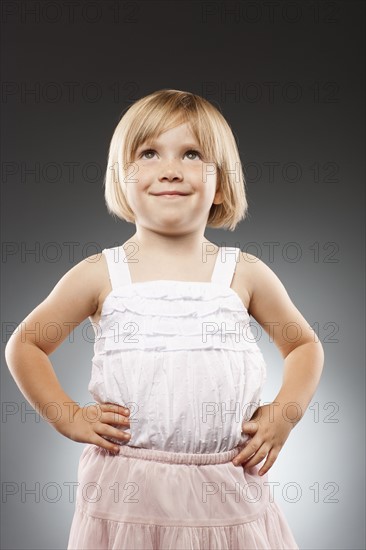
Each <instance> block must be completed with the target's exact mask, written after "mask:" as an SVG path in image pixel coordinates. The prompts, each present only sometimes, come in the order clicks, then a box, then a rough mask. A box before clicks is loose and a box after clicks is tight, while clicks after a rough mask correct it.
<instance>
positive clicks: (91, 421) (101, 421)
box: [64, 403, 131, 452]
mask: <svg viewBox="0 0 366 550" xmlns="http://www.w3.org/2000/svg"><path fill="white" fill-rule="evenodd" d="M129 414H130V411H129V409H127V408H126V407H122V406H121V405H116V404H115V403H96V404H95V405H88V406H86V407H80V408H79V409H78V410H77V411H76V413H75V415H74V416H73V418H72V420H71V422H70V424H69V427H68V433H67V434H64V435H66V437H68V438H69V439H71V440H72V441H78V442H79V443H92V444H94V445H98V446H99V447H102V449H106V450H108V451H114V452H116V450H117V449H118V445H116V443H114V442H113V441H108V440H107V439H105V437H110V438H112V437H113V438H114V439H120V440H121V441H123V442H126V441H129V439H130V437H131V436H130V434H128V433H125V432H124V431H123V430H121V429H120V428H116V427H114V426H115V425H116V424H117V425H119V426H121V427H122V426H123V427H127V428H129V427H130V421H129V419H128V416H129Z"/></svg>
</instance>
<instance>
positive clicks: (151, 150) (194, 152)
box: [140, 149, 201, 160]
mask: <svg viewBox="0 0 366 550" xmlns="http://www.w3.org/2000/svg"><path fill="white" fill-rule="evenodd" d="M155 152H156V151H154V149H146V150H145V151H142V153H141V155H140V158H141V157H143V156H144V155H147V154H150V153H155ZM187 153H189V154H190V153H193V154H194V155H197V156H198V157H199V158H201V153H200V152H199V151H196V150H195V149H190V150H189V151H187V152H186V154H187ZM193 160H194V159H193Z"/></svg>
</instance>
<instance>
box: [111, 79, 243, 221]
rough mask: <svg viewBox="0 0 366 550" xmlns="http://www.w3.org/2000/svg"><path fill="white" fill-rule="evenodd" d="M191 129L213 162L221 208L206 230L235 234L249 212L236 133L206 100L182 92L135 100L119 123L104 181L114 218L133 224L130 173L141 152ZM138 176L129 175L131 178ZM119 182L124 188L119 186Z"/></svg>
mask: <svg viewBox="0 0 366 550" xmlns="http://www.w3.org/2000/svg"><path fill="white" fill-rule="evenodd" d="M185 122H186V123H187V124H188V127H189V128H190V130H191V132H192V134H193V135H194V136H195V138H196V140H197V142H198V143H199V146H200V148H201V149H202V152H203V157H204V161H206V160H205V159H212V163H213V164H214V166H215V170H216V175H217V190H221V191H222V198H223V202H222V203H221V204H212V205H211V208H210V211H209V215H208V218H207V226H208V227H216V228H225V229H229V230H230V231H234V229H235V227H236V225H237V224H238V223H239V221H240V220H242V219H244V218H245V216H246V213H247V209H248V203H247V199H246V193H245V185H246V182H245V179H244V174H243V170H242V165H241V162H240V156H239V152H238V149H237V145H236V141H235V138H234V135H233V133H232V130H231V128H230V126H229V125H228V123H227V122H226V120H225V118H224V117H223V115H222V114H221V113H220V112H219V111H218V110H217V109H216V107H214V106H213V105H212V104H211V103H210V102H209V101H207V100H206V99H204V98H202V97H200V96H198V95H196V94H193V93H190V92H184V91H179V90H168V89H163V90H158V91H156V92H154V93H152V94H150V95H147V96H145V97H143V98H141V99H139V100H137V101H136V102H135V103H134V104H133V105H131V106H130V107H128V108H127V111H126V112H125V113H124V114H123V116H122V118H121V119H120V121H119V123H118V125H117V127H116V129H115V131H114V134H113V136H112V140H111V143H110V147H109V154H108V168H107V172H106V176H105V182H104V184H105V201H106V204H107V209H108V211H109V213H110V214H112V215H115V216H117V217H118V218H120V219H122V220H126V221H127V222H130V223H134V221H135V216H134V212H133V211H132V210H131V208H130V206H129V204H128V202H127V199H126V194H125V193H126V181H136V180H133V179H132V180H131V179H130V180H126V176H127V169H128V167H129V165H130V163H132V164H133V159H134V156H135V153H136V151H137V149H138V148H139V147H140V145H142V144H143V143H144V142H146V141H149V140H154V139H155V138H157V137H158V136H159V135H160V134H161V133H162V132H165V131H166V130H170V129H171V128H174V127H175V126H178V125H180V124H182V123H185ZM133 175H134V171H132V173H131V174H129V176H128V177H129V178H131V177H132V178H133ZM120 182H121V183H120Z"/></svg>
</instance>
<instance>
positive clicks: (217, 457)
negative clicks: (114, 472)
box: [117, 444, 242, 464]
mask: <svg viewBox="0 0 366 550" xmlns="http://www.w3.org/2000/svg"><path fill="white" fill-rule="evenodd" d="M241 449H242V448H241V447H234V449H231V450H230V451H223V452H221V453H174V452H170V451H160V450H156V449H145V448H142V447H132V446H130V445H127V444H125V445H121V446H120V451H119V454H120V455H122V456H127V457H133V458H141V459H142V460H154V461H156V462H168V463H170V464H223V463H225V462H231V461H232V460H233V458H234V457H235V456H236V455H237V454H239V452H240V451H241ZM117 456H118V455H117Z"/></svg>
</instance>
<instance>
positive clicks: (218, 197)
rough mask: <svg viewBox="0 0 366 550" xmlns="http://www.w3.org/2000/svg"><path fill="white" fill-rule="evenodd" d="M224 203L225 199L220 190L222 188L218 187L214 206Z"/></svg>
mask: <svg viewBox="0 0 366 550" xmlns="http://www.w3.org/2000/svg"><path fill="white" fill-rule="evenodd" d="M223 202H224V198H223V196H222V191H221V190H220V186H219V185H218V186H217V187H216V193H215V197H214V200H213V203H212V204H221V203H223Z"/></svg>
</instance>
